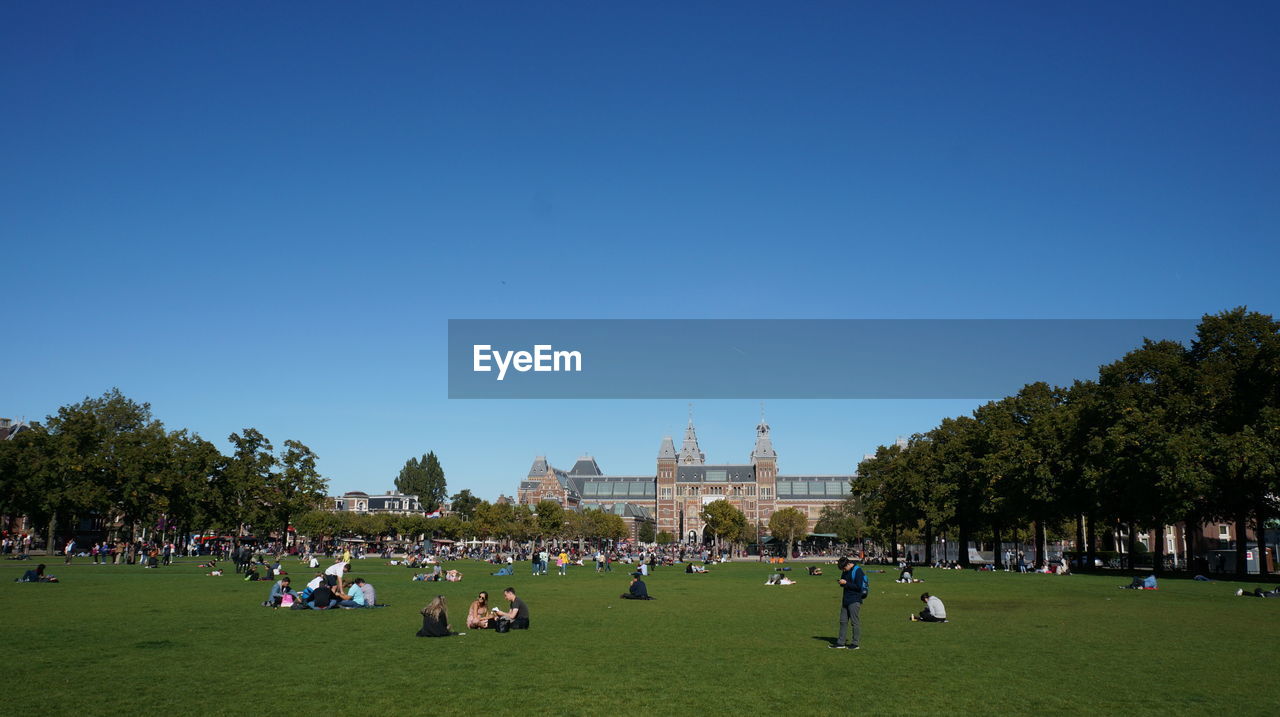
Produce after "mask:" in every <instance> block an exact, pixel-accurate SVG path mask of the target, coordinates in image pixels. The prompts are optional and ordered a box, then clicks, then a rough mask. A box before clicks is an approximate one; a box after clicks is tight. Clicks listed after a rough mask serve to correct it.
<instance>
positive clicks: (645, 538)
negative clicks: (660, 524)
mask: <svg viewBox="0 0 1280 717" xmlns="http://www.w3.org/2000/svg"><path fill="white" fill-rule="evenodd" d="M656 537H657V534H656V533H655V532H654V527H653V523H651V522H649V521H647V520H645V521H641V523H640V525H639V527H637V528H636V539H637V540H639V541H640V542H642V543H652V542H654V539H655V538H656Z"/></svg>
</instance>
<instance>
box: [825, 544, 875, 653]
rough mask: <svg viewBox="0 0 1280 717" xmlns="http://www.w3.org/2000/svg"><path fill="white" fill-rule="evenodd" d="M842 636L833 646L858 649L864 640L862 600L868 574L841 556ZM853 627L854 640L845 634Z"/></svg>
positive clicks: (865, 594) (842, 648) (865, 592)
mask: <svg viewBox="0 0 1280 717" xmlns="http://www.w3.org/2000/svg"><path fill="white" fill-rule="evenodd" d="M838 566H839V568H840V579H839V581H838V582H839V584H840V589H841V591H842V595H841V598H840V636H839V637H837V638H836V642H835V644H834V645H832V646H831V647H832V648H833V649H836V650H857V649H860V648H861V642H862V621H861V613H862V601H863V600H864V599H865V598H866V597H867V576H866V572H865V571H863V569H862V567H861V566H859V565H856V564H854V562H853V561H852V560H850V559H849V558H840V562H839V563H838ZM850 628H852V631H853V634H852V640H851V641H849V640H846V639H845V636H846V635H847V634H848V633H849V630H850Z"/></svg>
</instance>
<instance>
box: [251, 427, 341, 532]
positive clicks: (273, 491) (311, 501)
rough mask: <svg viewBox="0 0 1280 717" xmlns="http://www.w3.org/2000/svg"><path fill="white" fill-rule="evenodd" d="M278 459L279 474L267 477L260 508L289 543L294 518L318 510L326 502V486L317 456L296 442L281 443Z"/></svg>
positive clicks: (273, 473) (275, 472)
mask: <svg viewBox="0 0 1280 717" xmlns="http://www.w3.org/2000/svg"><path fill="white" fill-rule="evenodd" d="M284 445H285V448H284V450H283V451H282V452H281V453H280V456H279V457H278V458H277V465H279V466H280V468H281V470H279V471H272V472H271V473H269V474H268V478H267V483H266V485H265V486H264V487H263V488H264V490H263V496H262V500H263V505H264V510H265V513H266V514H267V516H268V519H269V520H270V521H272V524H273V525H275V526H277V527H279V528H280V531H281V535H283V536H285V540H286V541H287V540H288V528H289V524H290V521H291V520H292V519H293V517H294V516H296V515H299V514H301V513H303V512H306V511H308V510H313V509H315V508H317V507H318V506H319V505H320V504H321V503H322V502H323V501H324V498H325V494H326V492H327V491H328V488H329V483H328V481H326V480H325V479H324V478H323V477H322V476H321V475H320V473H319V471H317V470H316V454H315V453H313V452H312V451H311V449H310V448H308V447H306V446H305V445H303V444H302V443H301V442H299V441H294V440H288V441H285V442H284Z"/></svg>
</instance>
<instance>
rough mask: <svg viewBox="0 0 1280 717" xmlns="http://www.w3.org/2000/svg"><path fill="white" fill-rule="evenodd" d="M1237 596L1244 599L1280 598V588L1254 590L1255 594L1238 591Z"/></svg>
mask: <svg viewBox="0 0 1280 717" xmlns="http://www.w3.org/2000/svg"><path fill="white" fill-rule="evenodd" d="M1236 595H1237V596H1243V597H1260V598H1280V588H1276V589H1275V590H1263V589H1262V588H1254V590H1253V592H1248V591H1246V590H1237V591H1236Z"/></svg>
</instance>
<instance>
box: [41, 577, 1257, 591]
mask: <svg viewBox="0 0 1280 717" xmlns="http://www.w3.org/2000/svg"><path fill="white" fill-rule="evenodd" d="M28 572H30V571H28ZM1236 595H1237V596H1239V597H1260V598H1280V588H1276V589H1275V590H1263V589H1262V588H1255V589H1254V591H1253V592H1246V591H1244V590H1236Z"/></svg>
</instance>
